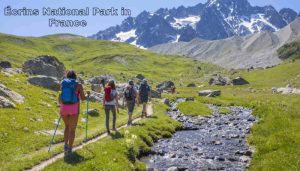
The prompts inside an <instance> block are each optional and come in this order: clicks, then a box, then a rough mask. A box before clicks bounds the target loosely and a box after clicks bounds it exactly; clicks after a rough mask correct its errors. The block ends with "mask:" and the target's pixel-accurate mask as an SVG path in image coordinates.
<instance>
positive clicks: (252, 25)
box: [240, 14, 279, 33]
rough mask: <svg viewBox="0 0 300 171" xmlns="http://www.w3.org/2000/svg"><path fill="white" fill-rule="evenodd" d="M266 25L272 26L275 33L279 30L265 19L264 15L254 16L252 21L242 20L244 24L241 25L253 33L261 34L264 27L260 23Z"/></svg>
mask: <svg viewBox="0 0 300 171" xmlns="http://www.w3.org/2000/svg"><path fill="white" fill-rule="evenodd" d="M261 22H262V23H264V24H265V25H267V26H270V27H271V28H273V29H274V30H275V31H278V30H279V29H278V28H277V27H276V26H274V25H273V24H272V23H270V22H269V21H268V19H267V18H266V17H265V15H264V14H257V15H254V16H251V19H250V21H249V20H245V19H242V22H241V23H240V26H245V27H246V28H247V29H248V30H249V31H250V32H251V33H255V32H260V31H261V30H262V27H263V26H262V25H261V24H259V23H261Z"/></svg>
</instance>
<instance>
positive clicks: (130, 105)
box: [122, 81, 138, 125]
mask: <svg viewBox="0 0 300 171" xmlns="http://www.w3.org/2000/svg"><path fill="white" fill-rule="evenodd" d="M136 97H138V92H137V90H136V88H135V87H134V83H133V81H129V82H128V85H127V86H126V89H125V91H124V93H123V103H122V104H123V107H125V100H126V106H127V110H128V123H127V125H132V114H133V110H134V106H135V102H136Z"/></svg>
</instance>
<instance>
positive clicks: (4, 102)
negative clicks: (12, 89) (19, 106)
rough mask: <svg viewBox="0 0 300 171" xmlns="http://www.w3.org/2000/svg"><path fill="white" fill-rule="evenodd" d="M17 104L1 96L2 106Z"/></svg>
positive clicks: (0, 104) (12, 106) (0, 103)
mask: <svg viewBox="0 0 300 171" xmlns="http://www.w3.org/2000/svg"><path fill="white" fill-rule="evenodd" d="M15 107H16V105H15V104H14V103H13V102H11V101H9V100H8V99H6V98H4V97H2V96H0V108H15Z"/></svg>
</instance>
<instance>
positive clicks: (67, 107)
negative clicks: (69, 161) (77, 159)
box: [59, 70, 90, 156]
mask: <svg viewBox="0 0 300 171" xmlns="http://www.w3.org/2000/svg"><path fill="white" fill-rule="evenodd" d="M76 79H77V76H76V73H75V72H74V71H73V70H70V71H68V72H67V75H66V77H65V78H64V79H63V80H62V81H61V94H60V96H59V104H60V115H61V117H62V119H63V121H64V123H65V131H64V141H65V145H64V152H65V156H68V155H70V154H72V147H73V142H74V139H75V130H76V126H77V122H78V115H79V111H80V109H79V107H80V100H85V99H86V96H85V94H84V91H83V86H82V84H80V83H79V82H78V81H77V80H76ZM89 94H90V92H89V91H88V92H87V96H89Z"/></svg>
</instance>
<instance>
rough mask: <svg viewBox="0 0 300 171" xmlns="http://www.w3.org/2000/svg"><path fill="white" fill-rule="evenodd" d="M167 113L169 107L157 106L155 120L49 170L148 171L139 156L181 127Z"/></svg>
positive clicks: (51, 166)
mask: <svg viewBox="0 0 300 171" xmlns="http://www.w3.org/2000/svg"><path fill="white" fill-rule="evenodd" d="M165 112H166V106H164V105H162V104H155V107H154V115H153V116H151V118H149V119H144V120H142V121H139V123H138V124H136V125H134V126H132V127H128V128H124V129H123V130H120V132H116V133H114V134H113V135H112V136H109V137H106V138H105V139H103V140H101V141H98V142H96V143H94V144H91V145H88V146H86V147H85V148H83V149H81V150H79V151H77V152H76V153H75V155H74V156H73V158H71V159H66V160H64V159H61V160H59V161H58V162H56V163H54V164H52V165H50V166H49V167H47V168H46V169H45V170H124V171H126V170H145V165H144V164H143V163H141V162H140V161H139V160H138V156H140V155H142V154H145V153H148V152H149V151H150V146H152V145H153V143H154V142H155V141H157V140H158V139H160V138H163V137H165V138H168V137H170V136H171V135H172V133H174V132H175V130H176V129H177V128H178V127H179V126H180V124H179V123H178V122H176V121H174V120H173V119H171V118H169V117H168V116H167V115H166V114H165Z"/></svg>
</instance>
